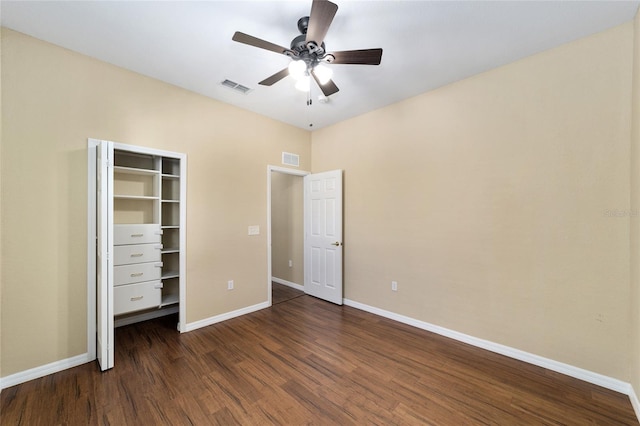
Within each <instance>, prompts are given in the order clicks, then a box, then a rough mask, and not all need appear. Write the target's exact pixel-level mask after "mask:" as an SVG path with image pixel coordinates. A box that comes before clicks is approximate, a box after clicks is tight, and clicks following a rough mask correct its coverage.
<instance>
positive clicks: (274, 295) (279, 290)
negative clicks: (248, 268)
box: [271, 282, 304, 305]
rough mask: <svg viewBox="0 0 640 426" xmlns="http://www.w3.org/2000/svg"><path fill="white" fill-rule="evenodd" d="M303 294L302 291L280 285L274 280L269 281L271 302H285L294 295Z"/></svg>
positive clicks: (273, 303) (274, 303)
mask: <svg viewBox="0 0 640 426" xmlns="http://www.w3.org/2000/svg"><path fill="white" fill-rule="evenodd" d="M300 296H304V291H301V290H298V289H295V288H293V287H289V286H286V285H282V284H279V283H276V282H272V283H271V304H272V305H277V304H278V303H282V302H286V301H287V300H291V299H295V298H296V297H300Z"/></svg>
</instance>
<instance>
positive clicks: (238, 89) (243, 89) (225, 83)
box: [220, 79, 251, 95]
mask: <svg viewBox="0 0 640 426" xmlns="http://www.w3.org/2000/svg"><path fill="white" fill-rule="evenodd" d="M220 84H222V85H223V86H224V87H228V88H229V89H232V90H235V91H236V92H238V93H242V94H243V95H246V94H247V93H249V92H250V91H251V89H250V88H248V87H247V86H243V85H242V84H239V83H236V82H235V81H231V80H229V79H227V80H225V81H222V82H220Z"/></svg>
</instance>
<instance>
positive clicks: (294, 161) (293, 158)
mask: <svg viewBox="0 0 640 426" xmlns="http://www.w3.org/2000/svg"><path fill="white" fill-rule="evenodd" d="M282 164H286V165H288V166H295V167H300V156H299V155H298V154H292V153H290V152H283V153H282Z"/></svg>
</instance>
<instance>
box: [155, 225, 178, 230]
mask: <svg viewBox="0 0 640 426" xmlns="http://www.w3.org/2000/svg"><path fill="white" fill-rule="evenodd" d="M160 228H162V229H180V226H178V225H162V226H161V227H160Z"/></svg>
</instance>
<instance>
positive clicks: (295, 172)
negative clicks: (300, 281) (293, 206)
mask: <svg viewBox="0 0 640 426" xmlns="http://www.w3.org/2000/svg"><path fill="white" fill-rule="evenodd" d="M272 172H276V173H283V174H286V175H293V176H299V177H305V176H307V175H310V174H311V172H307V171H305V170H297V169H289V168H287V167H279V166H267V305H268V306H272V300H271V291H272V288H271V287H272V286H271V281H272V280H273V276H272V272H273V271H272V265H271V262H272V255H271V237H272V235H271V173H272Z"/></svg>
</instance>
